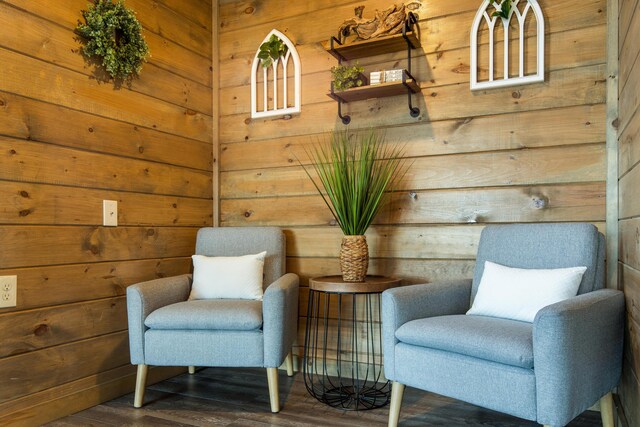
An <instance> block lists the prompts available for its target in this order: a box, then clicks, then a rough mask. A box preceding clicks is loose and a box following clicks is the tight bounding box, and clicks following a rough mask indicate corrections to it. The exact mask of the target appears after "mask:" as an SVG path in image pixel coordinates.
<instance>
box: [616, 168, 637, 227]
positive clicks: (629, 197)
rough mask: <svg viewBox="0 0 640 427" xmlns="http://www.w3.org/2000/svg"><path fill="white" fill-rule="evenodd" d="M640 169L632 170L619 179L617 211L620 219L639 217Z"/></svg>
mask: <svg viewBox="0 0 640 427" xmlns="http://www.w3.org/2000/svg"><path fill="white" fill-rule="evenodd" d="M639 185H640V168H637V167H635V168H633V169H631V171H630V172H629V173H628V174H626V175H625V176H623V177H622V178H621V179H620V197H619V209H620V213H619V215H620V218H632V217H638V216H640V197H638V196H639V195H640V194H639V192H638V186H639Z"/></svg>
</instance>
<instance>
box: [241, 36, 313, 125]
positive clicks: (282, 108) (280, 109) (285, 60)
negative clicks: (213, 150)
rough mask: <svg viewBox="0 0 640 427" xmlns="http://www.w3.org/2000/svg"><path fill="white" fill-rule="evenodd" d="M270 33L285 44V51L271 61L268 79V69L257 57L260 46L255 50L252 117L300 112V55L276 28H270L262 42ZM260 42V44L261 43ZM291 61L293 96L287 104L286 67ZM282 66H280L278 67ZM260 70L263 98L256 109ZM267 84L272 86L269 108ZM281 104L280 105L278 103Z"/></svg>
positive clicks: (252, 81)
mask: <svg viewBox="0 0 640 427" xmlns="http://www.w3.org/2000/svg"><path fill="white" fill-rule="evenodd" d="M272 35H275V36H276V37H278V38H279V39H280V40H282V42H284V44H285V45H286V46H287V53H286V54H285V56H283V57H280V58H278V59H276V60H275V61H273V63H272V65H271V70H272V73H271V78H272V80H269V79H268V75H269V73H268V71H267V68H264V67H262V65H261V62H262V60H261V59H260V58H258V53H259V52H260V48H258V50H257V51H256V56H255V57H254V58H253V64H252V65H251V117H252V118H260V117H271V116H286V115H291V114H296V113H299V112H300V106H301V98H300V78H301V70H300V56H299V55H298V51H297V50H296V47H295V46H294V44H293V43H292V42H291V40H289V39H288V38H287V36H285V35H284V34H282V33H281V32H280V31H278V30H271V32H270V33H269V34H267V37H265V38H264V40H263V41H262V43H265V42H266V41H268V40H269V39H270V38H271V36H272ZM262 43H260V45H262ZM290 60H292V61H293V72H294V76H293V77H294V97H293V105H291V106H290V105H289V102H288V99H289V97H288V89H289V88H288V76H287V69H288V65H289V61H290ZM280 66H282V67H280ZM259 69H260V70H262V76H263V81H262V84H263V88H262V92H263V100H262V109H261V110H260V111H258V100H257V92H258V88H257V84H258V73H259V72H260V71H259ZM279 69H281V70H282V73H283V74H282V85H283V87H282V99H281V100H279V99H278V70H279ZM269 84H271V85H272V86H273V103H272V104H271V105H272V107H273V108H271V109H270V108H269V99H268V93H269V92H268V89H269ZM279 104H281V105H279Z"/></svg>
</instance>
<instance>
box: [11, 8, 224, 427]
mask: <svg viewBox="0 0 640 427" xmlns="http://www.w3.org/2000/svg"><path fill="white" fill-rule="evenodd" d="M126 4H127V6H128V7H130V8H132V9H134V10H135V11H136V12H137V16H138V19H139V20H140V21H141V23H142V25H143V26H144V35H145V37H146V39H147V42H148V44H149V47H150V50H151V55H152V56H151V58H150V60H149V63H148V64H146V65H145V66H144V67H143V70H142V75H141V77H140V79H137V80H135V81H134V82H133V84H132V85H131V87H130V88H127V87H123V88H121V89H118V90H116V89H114V87H113V85H112V84H111V83H106V82H98V81H96V79H95V78H94V77H93V68H92V67H90V66H88V65H87V64H85V62H84V60H83V57H82V55H81V54H80V53H79V51H78V48H79V43H78V41H77V40H76V39H75V38H76V35H75V34H74V28H75V26H76V24H77V22H78V21H79V20H80V19H82V15H81V12H80V11H81V10H82V9H86V7H87V1H86V0H67V1H64V2H43V1H31V0H3V1H0V64H2V65H1V72H0V74H1V77H0V200H1V204H0V275H13V274H16V275H17V276H18V306H17V307H16V308H10V309H0V424H2V425H7V424H18V425H36V424H40V423H43V422H45V421H47V420H49V419H52V418H56V417H59V416H62V415H65V414H68V413H72V412H75V411H78V410H80V409H83V408H85V407H88V406H92V405H94V404H96V403H98V402H100V401H104V400H108V399H110V398H112V397H114V396H117V395H120V394H123V393H125V392H128V391H131V390H132V389H133V382H132V381H133V379H134V377H133V376H132V374H133V373H134V370H133V369H132V368H133V367H131V366H130V365H129V351H128V338H127V332H126V329H127V317H126V302H125V297H124V293H125V289H126V287H127V286H128V285H130V284H132V283H136V282H138V281H143V280H147V279H153V278H157V277H163V276H170V275H175V274H181V273H185V272H188V271H189V270H190V259H189V256H190V255H191V254H192V253H193V251H194V245H195V233H196V231H197V229H198V228H199V227H201V226H205V225H211V224H212V176H213V175H212V172H211V171H212V163H213V158H212V135H213V126H214V121H213V120H212V69H211V66H212V61H211V57H212V54H211V52H212V45H211V43H212V22H211V21H212V20H211V10H212V8H211V1H210V0H181V1H175V0H156V1H152V0H127V2H126ZM103 199H111V200H117V201H118V207H119V215H118V221H119V227H117V228H105V227H102V226H101V224H102V200H103ZM175 372H176V371H175V370H173V371H167V370H165V371H164V372H160V371H158V372H157V373H156V374H154V377H155V378H156V379H158V378H159V377H160V376H163V375H164V376H166V375H168V374H171V373H175Z"/></svg>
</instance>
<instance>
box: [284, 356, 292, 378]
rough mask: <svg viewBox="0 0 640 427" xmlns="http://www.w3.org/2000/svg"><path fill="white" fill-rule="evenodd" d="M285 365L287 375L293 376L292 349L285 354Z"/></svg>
mask: <svg viewBox="0 0 640 427" xmlns="http://www.w3.org/2000/svg"><path fill="white" fill-rule="evenodd" d="M284 361H285V363H286V365H287V375H288V376H290V377H292V376H293V351H291V350H289V354H287V358H286V359H285V360H284Z"/></svg>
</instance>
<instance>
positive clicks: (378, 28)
mask: <svg viewBox="0 0 640 427" xmlns="http://www.w3.org/2000/svg"><path fill="white" fill-rule="evenodd" d="M419 7H420V3H418V2H410V3H408V4H402V3H399V4H395V5H393V6H391V7H389V8H387V9H384V10H376V13H375V16H374V17H373V18H365V17H363V16H362V15H363V12H364V6H358V7H356V8H355V16H354V17H353V18H349V19H347V20H346V21H344V22H343V23H342V25H341V26H340V29H339V34H340V37H341V39H342V40H343V41H347V40H348V41H356V40H369V39H372V38H376V37H382V36H389V35H392V34H399V33H401V32H402V26H403V25H404V23H405V22H406V19H407V13H408V12H409V11H413V10H415V9H418V8H419Z"/></svg>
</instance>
